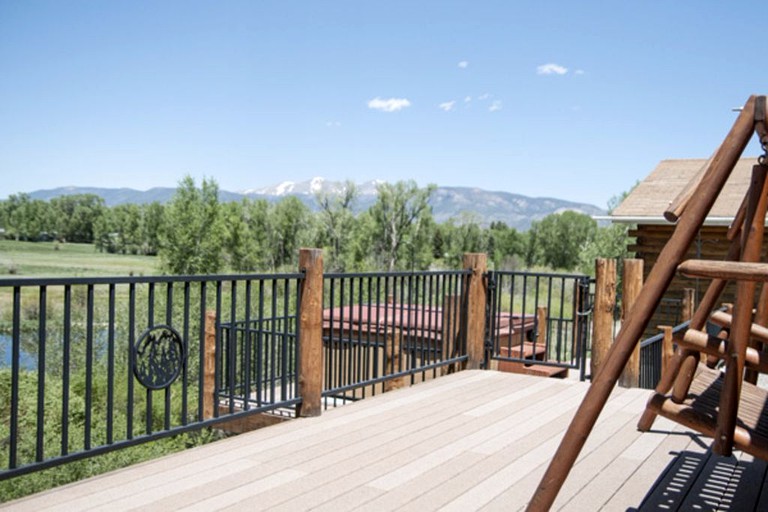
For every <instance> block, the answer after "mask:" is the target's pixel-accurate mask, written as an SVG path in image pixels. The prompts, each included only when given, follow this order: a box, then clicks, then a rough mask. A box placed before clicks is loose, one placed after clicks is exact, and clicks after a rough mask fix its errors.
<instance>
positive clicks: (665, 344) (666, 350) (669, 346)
mask: <svg viewBox="0 0 768 512" xmlns="http://www.w3.org/2000/svg"><path fill="white" fill-rule="evenodd" d="M659 329H661V332H663V333H664V338H662V340H661V374H662V375H663V374H664V372H666V371H667V368H669V364H670V362H671V361H672V358H673V357H674V355H675V347H674V345H673V343H674V341H673V339H672V326H671V325H660V326H659Z"/></svg>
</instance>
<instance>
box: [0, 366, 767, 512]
mask: <svg viewBox="0 0 768 512" xmlns="http://www.w3.org/2000/svg"><path fill="white" fill-rule="evenodd" d="M586 390H587V384H584V383H579V382H575V381H572V380H554V379H542V378H537V377H531V376H524V375H514V374H508V373H500V372H493V371H464V372H459V373H457V374H454V375H450V376H446V377H442V378H439V379H436V380H432V381H428V382H425V383H422V384H418V385H416V386H413V387H410V388H406V389H401V390H397V391H392V392H389V393H386V394H383V395H379V396H376V397H373V398H368V399H365V400H364V401H361V402H357V403H354V404H351V405H347V406H344V407H341V408H337V409H335V410H329V411H327V412H325V413H324V414H323V415H322V417H319V418H311V419H300V420H294V421H290V422H287V423H282V424H279V425H275V426H272V427H268V428H265V429H262V430H259V431H255V432H251V433H248V434H243V435H240V436H236V437H232V438H229V439H226V440H223V441H219V442H216V443H213V444H210V445H207V446H202V447H198V448H195V449H192V450H187V451H185V452H182V453H179V454H176V455H171V456H168V457H164V458H162V459H158V460H156V461H151V462H147V463H143V464H139V465H136V466H133V467H130V468H126V469H123V470H119V471H116V472H113V473H109V474H106V475H102V476H99V477H95V478H92V479H89V480H85V481H83V482H80V483H76V484H71V485H68V486H64V487H61V488H59V489H55V490H51V491H48V492H44V493H40V494H37V495H34V496H31V497H28V498H25V499H22V500H19V501H16V502H12V503H8V504H6V505H5V507H7V508H10V509H13V510H20V511H24V510H30V511H36V512H37V511H41V510H66V511H71V510H109V511H110V512H116V511H119V510H158V511H165V510H179V509H183V510H201V511H209V510H284V511H291V512H293V511H297V510H310V509H311V510H318V511H321V510H328V511H332V512H342V511H344V510H356V509H359V510H374V511H379V510H415V511H419V512H424V511H427V510H436V509H440V510H455V511H462V512H463V511H468V510H484V511H485V510H487V511H490V510H504V511H507V510H518V509H521V508H522V507H524V506H525V505H526V503H527V501H528V500H529V499H530V497H531V495H532V493H533V491H534V489H535V487H536V485H537V484H538V482H539V479H540V478H541V475H542V474H543V472H544V469H545V468H546V465H547V464H548V463H549V460H550V458H551V457H552V455H553V453H554V451H555V449H556V448H557V445H558V443H559V440H560V437H561V435H562V434H563V431H564V430H565V428H566V427H567V425H568V423H569V421H570V419H571V417H572V416H573V414H574V412H575V410H576V407H577V406H578V405H579V403H580V402H581V398H582V397H583V396H584V393H585V392H586ZM649 393H650V392H649V391H645V390H625V389H617V390H616V391H615V392H614V394H613V395H612V397H611V400H610V401H609V402H608V404H607V405H606V407H605V410H604V411H603V414H602V415H601V416H600V419H599V422H598V424H597V425H596V427H595V429H594V431H593V433H592V435H591V436H590V438H589V440H588V441H587V444H586V446H585V447H584V450H583V451H582V455H581V458H580V460H579V462H578V463H577V465H576V466H575V467H574V469H573V471H572V473H571V475H570V477H569V478H568V480H567V481H566V483H565V485H564V487H563V489H562V491H561V493H560V496H559V497H558V501H557V502H556V508H562V509H564V510H569V511H570V510H577V511H578V510H590V511H591V510H598V509H604V510H627V509H634V508H640V509H641V510H644V509H647V510H657V509H663V510H678V509H679V510H691V509H701V510H712V509H719V510H766V509H768V496H766V493H763V492H762V488H763V486H764V482H765V478H766V464H765V463H763V462H762V461H754V460H752V459H751V458H750V457H748V456H742V455H740V456H739V457H731V458H719V457H715V456H712V455H711V454H710V453H709V451H708V450H707V446H708V444H709V440H708V439H706V438H699V437H698V436H697V435H695V434H692V433H690V432H688V431H687V430H686V429H684V428H683V427H680V426H677V425H675V424H673V423H671V422H669V421H668V420H665V419H663V418H660V419H659V420H657V422H656V425H655V430H654V431H653V432H650V433H644V434H641V433H639V432H637V430H636V429H635V423H636V421H637V418H638V417H639V414H640V412H641V411H642V409H643V407H644V405H645V402H646V400H647V398H648V396H649ZM760 500H762V501H760ZM641 505H643V506H642V507H641Z"/></svg>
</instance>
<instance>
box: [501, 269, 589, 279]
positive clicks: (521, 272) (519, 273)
mask: <svg viewBox="0 0 768 512" xmlns="http://www.w3.org/2000/svg"><path fill="white" fill-rule="evenodd" d="M488 274H494V275H499V276H529V277H557V278H565V279H585V278H590V277H589V276H588V275H587V274H561V273H559V272H533V271H530V270H491V271H489V272H488Z"/></svg>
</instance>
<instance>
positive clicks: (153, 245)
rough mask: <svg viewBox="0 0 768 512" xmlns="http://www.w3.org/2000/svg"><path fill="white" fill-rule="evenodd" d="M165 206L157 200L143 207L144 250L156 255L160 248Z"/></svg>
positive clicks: (142, 238)
mask: <svg viewBox="0 0 768 512" xmlns="http://www.w3.org/2000/svg"><path fill="white" fill-rule="evenodd" d="M164 213H165V207H164V206H163V205H162V204H160V203H159V202H157V201H153V202H151V203H149V204H145V205H142V207H141V240H142V252H143V253H144V254H146V255H151V256H154V255H156V254H157V252H158V250H159V248H160V233H161V230H162V225H163V215H164Z"/></svg>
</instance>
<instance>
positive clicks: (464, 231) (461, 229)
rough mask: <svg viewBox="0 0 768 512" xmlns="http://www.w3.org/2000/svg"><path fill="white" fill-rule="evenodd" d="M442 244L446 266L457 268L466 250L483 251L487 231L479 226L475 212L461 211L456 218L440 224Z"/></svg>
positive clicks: (486, 240) (484, 249)
mask: <svg viewBox="0 0 768 512" xmlns="http://www.w3.org/2000/svg"><path fill="white" fill-rule="evenodd" d="M441 228H442V239H443V244H444V250H443V258H444V262H445V264H446V265H447V266H449V267H451V268H457V267H459V266H460V265H461V262H462V257H463V255H464V254H465V253H468V252H485V251H486V247H487V244H488V233H487V230H484V229H483V228H482V227H480V220H479V218H478V217H477V215H476V214H471V213H468V212H463V213H462V214H461V215H460V216H459V217H458V218H457V219H449V220H448V221H447V222H444V223H443V224H442V225H441Z"/></svg>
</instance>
